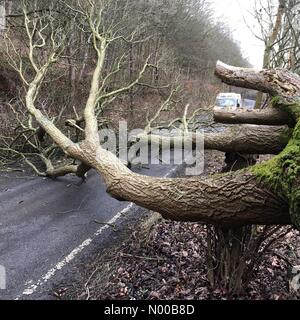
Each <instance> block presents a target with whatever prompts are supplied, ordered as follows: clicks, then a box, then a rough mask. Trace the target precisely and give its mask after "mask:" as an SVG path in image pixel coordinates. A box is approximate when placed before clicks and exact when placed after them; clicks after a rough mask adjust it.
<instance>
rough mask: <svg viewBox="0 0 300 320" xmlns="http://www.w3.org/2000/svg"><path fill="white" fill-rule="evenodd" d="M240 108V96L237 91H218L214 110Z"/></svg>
mask: <svg viewBox="0 0 300 320" xmlns="http://www.w3.org/2000/svg"><path fill="white" fill-rule="evenodd" d="M238 108H242V96H241V95H240V94H238V93H220V94H218V96H217V98H216V102H215V108H214V110H215V111H221V110H222V111H225V110H228V111H230V110H231V111H234V110H237V109H238Z"/></svg>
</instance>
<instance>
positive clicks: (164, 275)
mask: <svg viewBox="0 0 300 320" xmlns="http://www.w3.org/2000/svg"><path fill="white" fill-rule="evenodd" d="M220 157H221V155H220V154H219V153H213V154H212V155H211V156H210V160H209V163H208V165H207V166H208V168H207V171H208V173H210V172H216V171H218V170H219V169H220V168H221V166H220V164H222V160H223V159H220ZM154 217H156V218H152V220H151V221H146V222H144V223H143V224H141V225H139V226H138V228H136V230H135V231H134V232H132V234H131V235H130V237H129V239H128V240H126V241H125V242H123V243H122V244H121V245H120V246H119V247H117V248H115V250H110V251H109V252H107V253H106V254H104V255H102V254H101V255H100V256H99V258H98V259H97V260H96V261H94V262H93V263H92V264H89V266H87V270H86V278H87V281H86V282H85V284H84V285H82V286H79V287H78V286H77V288H76V290H72V291H71V292H69V294H67V295H66V296H63V297H61V298H63V299H92V300H94V299H95V300H99V299H101V300H105V299H111V300H128V299H130V300H156V299H162V300H174V299H179V300H189V299H190V300H211V299H217V300H219V299H228V294H227V292H226V290H224V289H223V290H222V289H215V290H212V289H211V288H210V286H209V282H208V278H207V268H206V266H207V263H206V250H205V245H206V229H205V228H206V227H205V226H203V225H200V224H194V223H177V222H169V221H164V220H162V219H160V218H159V216H155V215H154ZM298 265H300V244H299V233H298V232H297V231H291V232H289V233H288V234H287V235H286V236H285V237H284V238H283V239H281V240H279V241H277V242H276V243H275V245H274V246H273V247H272V248H271V249H270V250H269V251H268V252H267V253H266V254H265V256H264V257H263V260H262V263H261V265H260V266H259V268H258V269H257V270H256V272H255V277H254V280H253V281H252V282H251V283H250V285H249V286H248V288H247V289H246V292H245V293H244V294H242V295H240V296H237V297H234V299H241V300H245V299H247V300H261V299H264V300H265V299H267V300H281V299H284V300H286V299H299V298H300V290H299V292H298V294H297V293H296V292H291V290H290V286H289V282H290V281H291V279H292V276H291V274H292V269H293V267H295V266H298ZM231 298H232V297H231Z"/></svg>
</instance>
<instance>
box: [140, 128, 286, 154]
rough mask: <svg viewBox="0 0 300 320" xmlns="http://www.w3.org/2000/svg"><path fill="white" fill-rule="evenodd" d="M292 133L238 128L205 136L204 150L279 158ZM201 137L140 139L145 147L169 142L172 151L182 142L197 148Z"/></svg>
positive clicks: (145, 137) (283, 129)
mask: <svg viewBox="0 0 300 320" xmlns="http://www.w3.org/2000/svg"><path fill="white" fill-rule="evenodd" d="M291 134H292V130H290V129H289V128H288V127H287V126H256V125H235V126H231V127H229V128H227V129H226V130H225V131H223V132H217V133H204V147H205V149H207V150H218V151H221V152H238V153H247V154H278V153H279V152H281V151H282V150H283V149H284V148H285V146H286V145H287V144H288V142H289V139H290V138H291ZM197 135H199V133H188V134H186V135H185V136H184V137H183V136H175V137H163V136H158V135H149V136H146V135H140V136H138V138H139V139H140V141H142V142H144V143H148V144H150V143H152V144H159V145H162V144H163V142H164V141H166V142H169V143H170V146H171V148H174V146H178V145H181V144H180V142H182V141H184V142H188V141H190V140H192V144H193V146H195V145H196V142H197Z"/></svg>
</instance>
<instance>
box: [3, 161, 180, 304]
mask: <svg viewBox="0 0 300 320" xmlns="http://www.w3.org/2000/svg"><path fill="white" fill-rule="evenodd" d="M175 170H176V169H175V168H174V166H151V167H150V169H145V168H144V169H137V170H136V171H138V172H140V173H142V174H146V175H152V176H166V175H168V174H169V175H172V174H173V173H174V172H175ZM78 182H80V181H79V180H78V179H77V178H76V177H64V178H60V179H58V180H56V181H52V180H48V179H42V178H33V177H12V176H11V175H8V176H7V175H3V174H2V176H0V266H2V269H3V267H4V268H5V271H6V272H5V274H6V289H5V290H1V288H0V299H48V298H50V296H49V294H50V293H49V288H51V286H52V284H53V282H54V279H55V281H60V280H62V279H64V277H66V276H70V273H71V272H72V268H71V267H69V266H70V265H72V264H74V263H75V262H76V260H78V261H79V260H80V259H82V257H84V255H87V256H88V255H89V254H92V253H91V251H93V250H96V251H97V250H101V248H102V247H103V248H104V247H105V241H106V242H111V241H113V234H114V231H113V228H112V225H114V224H116V225H118V223H122V221H123V220H124V221H125V222H126V215H127V214H132V212H134V211H136V213H134V214H139V213H138V211H139V209H138V208H137V207H136V206H134V205H133V204H129V203H124V202H119V201H117V200H114V199H112V198H111V197H110V196H109V195H108V194H106V191H105V186H104V184H103V182H102V181H101V178H100V177H99V176H98V175H97V174H96V173H95V172H90V173H89V178H88V181H87V183H83V184H81V185H79V184H78ZM95 221H97V222H95ZM107 222H108V223H109V225H108V224H101V223H107ZM2 273H3V272H2ZM2 276H3V275H2ZM0 283H1V281H0Z"/></svg>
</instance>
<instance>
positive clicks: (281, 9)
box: [255, 0, 285, 109]
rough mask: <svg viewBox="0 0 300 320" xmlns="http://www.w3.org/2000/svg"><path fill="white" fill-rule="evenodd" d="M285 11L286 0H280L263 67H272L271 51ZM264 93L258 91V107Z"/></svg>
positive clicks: (256, 106) (266, 45)
mask: <svg viewBox="0 0 300 320" xmlns="http://www.w3.org/2000/svg"><path fill="white" fill-rule="evenodd" d="M284 12H285V0H280V1H279V5H278V10H277V15H276V21H275V24H274V28H273V30H272V32H271V34H270V37H269V38H268V39H267V41H266V44H265V51H264V59H263V69H268V68H270V67H271V65H270V64H271V52H272V48H273V46H274V44H275V43H276V40H277V37H278V34H279V32H280V30H281V28H282V18H283V15H284ZM263 97H264V94H263V93H262V92H258V94H257V98H256V105H255V108H256V109H260V108H261V106H262V102H263Z"/></svg>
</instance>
